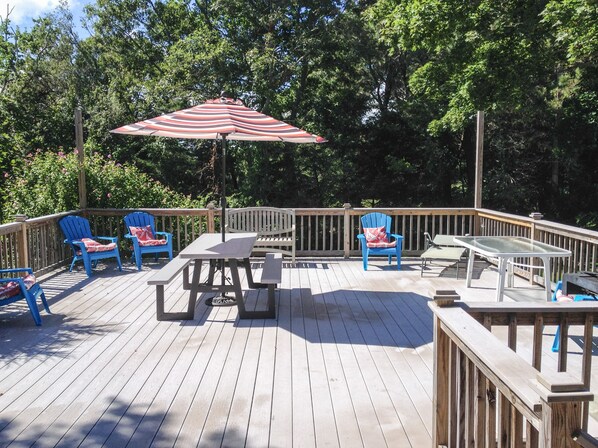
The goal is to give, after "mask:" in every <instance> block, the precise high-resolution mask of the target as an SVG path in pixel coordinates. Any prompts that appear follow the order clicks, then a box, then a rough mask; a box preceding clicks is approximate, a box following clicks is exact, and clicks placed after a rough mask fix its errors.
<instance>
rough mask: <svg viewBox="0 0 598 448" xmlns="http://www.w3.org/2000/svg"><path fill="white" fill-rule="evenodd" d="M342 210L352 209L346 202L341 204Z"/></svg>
mask: <svg viewBox="0 0 598 448" xmlns="http://www.w3.org/2000/svg"><path fill="white" fill-rule="evenodd" d="M343 208H346V209H349V208H352V207H351V204H349V203H348V202H345V203H344V204H343Z"/></svg>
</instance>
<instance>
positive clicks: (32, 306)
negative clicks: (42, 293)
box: [25, 294, 42, 327]
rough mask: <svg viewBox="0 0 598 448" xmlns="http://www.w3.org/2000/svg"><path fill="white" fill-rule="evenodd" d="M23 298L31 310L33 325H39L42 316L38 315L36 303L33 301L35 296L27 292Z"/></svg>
mask: <svg viewBox="0 0 598 448" xmlns="http://www.w3.org/2000/svg"><path fill="white" fill-rule="evenodd" d="M25 300H26V301H27V306H29V311H31V315H32V316H33V320H34V321H35V325H37V326H38V327H39V326H40V325H41V324H42V317H41V316H40V315H39V310H38V309H37V304H36V303H35V297H34V296H32V295H31V294H27V295H26V296H25Z"/></svg>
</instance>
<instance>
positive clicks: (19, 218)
mask: <svg viewBox="0 0 598 448" xmlns="http://www.w3.org/2000/svg"><path fill="white" fill-rule="evenodd" d="M14 220H15V222H20V223H21V230H20V232H19V241H18V255H17V260H18V261H17V263H18V266H17V267H18V268H27V267H29V244H28V243H27V223H26V221H27V216H26V215H15V216H14Z"/></svg>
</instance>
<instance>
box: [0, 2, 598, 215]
mask: <svg viewBox="0 0 598 448" xmlns="http://www.w3.org/2000/svg"><path fill="white" fill-rule="evenodd" d="M86 9H87V14H88V16H87V22H86V26H87V27H88V30H89V32H90V36H89V37H86V38H84V39H79V38H78V37H77V36H76V35H75V34H74V33H73V21H72V17H71V15H70V13H69V12H68V10H66V9H65V8H64V7H59V8H58V9H57V10H56V11H54V12H52V13H51V14H49V15H47V16H44V17H40V18H39V19H36V21H35V23H34V25H33V27H32V28H31V30H28V31H22V30H19V29H12V28H11V27H10V26H9V22H8V21H2V22H0V31H1V33H0V87H1V90H0V123H1V127H0V172H2V173H4V172H6V173H7V174H8V176H9V177H8V178H4V177H2V178H0V191H12V189H10V190H7V189H5V188H2V185H3V183H5V182H7V179H16V178H18V177H22V175H21V169H22V165H23V161H27V160H29V158H28V157H26V155H27V154H28V153H30V152H34V151H35V148H56V147H58V146H61V145H63V146H65V147H69V146H72V145H73V143H74V142H73V140H74V133H73V125H72V121H73V119H72V115H73V110H74V108H75V107H76V106H81V107H82V109H83V113H84V126H85V139H86V142H87V144H88V145H89V146H90V147H93V148H94V159H91V160H90V161H89V163H90V165H93V160H95V157H96V156H97V157H100V156H103V157H104V162H101V163H100V162H98V163H100V165H101V166H104V165H102V164H104V163H108V165H107V166H109V162H106V160H108V159H107V157H108V155H111V156H112V157H113V160H119V161H120V162H121V163H123V164H124V165H125V167H127V168H126V169H133V167H135V169H136V170H138V171H136V172H135V173H134V174H131V175H130V177H131V179H133V178H134V179H141V178H140V177H139V176H140V175H141V174H140V173H145V175H147V176H149V177H150V178H152V179H155V180H157V181H159V182H160V183H162V184H164V185H166V186H167V187H168V188H170V189H171V193H170V194H171V195H174V192H176V193H177V194H180V195H182V196H177V197H184V198H187V197H192V198H194V199H195V200H197V201H200V202H202V203H205V202H206V201H207V200H214V199H218V198H219V195H220V193H221V191H220V176H221V175H220V168H221V166H222V165H221V162H222V161H221V160H220V158H219V157H218V154H219V144H218V143H215V142H211V141H193V140H182V139H166V138H153V137H145V138H141V137H130V136H122V135H114V134H110V133H109V131H110V130H111V129H114V128H116V127H118V126H121V125H123V124H126V123H133V122H136V121H139V120H142V119H146V118H151V117H153V116H156V115H159V114H162V113H166V112H169V111H172V110H177V109H182V108H185V107H190V106H192V105H194V104H198V103H201V102H203V101H205V100H206V99H209V98H213V97H216V96H218V95H219V94H220V92H221V91H222V90H227V91H229V92H230V93H231V94H232V95H233V96H236V97H239V98H241V99H242V100H243V101H244V102H245V103H246V105H247V106H249V107H252V108H254V109H257V110H260V111H262V112H264V113H267V114H269V115H272V116H274V117H276V118H279V119H283V120H285V121H288V122H289V123H291V124H293V125H296V126H298V127H301V128H303V129H306V130H308V131H310V132H313V133H316V134H319V135H323V136H324V137H326V138H327V139H328V140H329V143H327V144H324V145H290V144H275V143H256V142H233V143H231V144H230V146H229V151H228V159H227V163H226V165H227V173H226V179H227V185H228V186H229V188H228V190H227V193H228V195H229V203H230V204H231V205H235V206H245V205H276V206H287V207H301V206H311V207H316V206H323V207H325V206H338V205H341V204H343V203H345V202H349V203H352V204H353V205H359V204H361V203H368V204H378V205H380V206H418V205H421V206H430V207H433V206H470V205H472V201H473V183H474V173H475V169H474V168H475V123H474V119H473V116H474V115H475V112H476V111H477V110H483V111H485V113H486V123H485V128H486V138H485V154H484V161H485V166H484V198H483V205H484V206H485V207H488V208H494V209H498V210H503V211H509V212H517V213H522V214H527V213H529V212H531V211H541V212H543V213H544V215H545V216H547V217H550V218H551V219H560V220H563V221H565V222H569V223H572V224H573V223H575V222H576V221H577V222H580V223H585V225H588V226H589V225H593V224H592V223H593V222H594V221H595V220H594V218H593V216H594V215H593V214H594V213H595V210H596V209H598V188H597V187H596V185H595V183H594V182H593V181H594V179H596V178H597V177H598V172H597V171H598V165H596V163H595V160H596V156H597V151H598V60H597V55H598V48H597V45H598V43H597V42H598V16H597V14H598V5H597V4H596V1H595V0H558V1H557V0H543V1H532V0H518V1H516V0H505V1H495V0H476V1H472V2H463V1H462V0H377V1H376V0H368V1H360V2H355V1H344V0H341V1H334V0H317V1H316V0H307V1H302V2H300V3H298V2H296V1H292V0H281V1H277V2H271V1H265V0H256V1H251V2H246V1H243V0H218V1H201V2H197V1H193V0H157V1H152V2H150V1H147V0H96V1H95V2H94V3H90V4H89V5H88V6H87V7H86ZM42 153H43V155H44V156H47V157H49V158H51V157H55V156H52V154H47V155H46V150H44V151H42ZM39 156H41V154H40V155H39ZM37 157H38V156H36V159H37ZM68 157H69V156H67V158H68ZM36 163H37V162H36ZM40 163H41V162H40ZM48 163H50V162H48ZM66 168H67V171H68V170H70V168H68V167H66ZM90 169H91V168H90ZM123 170H124V168H123ZM13 171H14V173H13ZM42 172H43V171H40V175H41V173H42ZM69 172H70V171H69ZM99 172H100V171H99V169H98V173H99ZM116 172H120V171H119V170H116ZM116 172H115V173H116ZM110 173H112V172H111V171H110V170H107V172H106V173H102V176H100V177H98V178H97V179H96V178H94V177H93V170H92V172H91V173H89V174H88V180H89V181H90V182H93V183H94V184H93V185H94V187H93V189H90V190H89V194H90V199H89V200H90V205H91V203H92V201H95V202H94V203H95V204H96V205H98V206H116V205H115V203H114V201H116V200H117V199H118V201H120V202H122V201H123V200H124V198H131V197H136V196H135V195H136V190H137V189H138V188H140V187H139V185H138V186H137V187H136V188H132V189H131V190H127V189H126V188H125V186H123V188H122V192H121V191H120V190H119V191H117V190H118V189H113V187H112V185H118V184H119V183H120V181H117V180H116V178H117V177H118V176H117V175H116V174H114V176H115V178H114V179H112V177H113V175H112V174H110ZM63 180H64V181H67V180H68V182H70V183H69V184H68V185H67V184H66V183H65V184H64V188H65V191H64V192H62V193H60V194H61V196H62V197H64V199H62V201H63V203H59V201H58V199H56V200H55V199H54V198H49V196H50V195H49V194H47V193H45V194H44V193H43V192H41V191H40V192H38V193H37V194H41V197H42V198H44V197H46V196H48V198H49V200H51V205H48V206H47V209H48V210H49V209H50V208H51V207H54V206H55V207H58V208H57V209H56V210H50V211H58V210H60V209H61V208H62V207H65V206H66V205H65V204H67V203H68V204H75V205H72V206H71V205H69V208H70V207H76V198H74V199H73V198H70V197H69V199H68V201H70V202H68V201H67V196H68V195H67V191H68V192H70V193H69V194H71V195H74V194H75V193H74V192H75V191H76V189H75V188H73V184H72V182H74V181H75V180H76V179H74V178H73V179H71V178H64V179H63ZM11 182H13V181H12V180H8V183H9V184H10V185H13V184H12V183H11ZM139 182H141V183H143V182H145V181H141V180H140V181H139ZM147 182H148V183H151V182H149V181H147ZM106 183H108V184H106ZM122 183H123V185H129V184H134V183H135V182H133V180H131V181H129V182H122ZM53 188H55V189H56V191H59V188H62V187H58V186H56V187H53ZM40 189H41V190H43V188H41V187H40ZM31 191H33V190H31ZM109 192H110V193H111V194H112V197H111V198H110V199H112V201H108V198H107V194H108V193H109ZM0 194H3V193H0ZM6 194H7V193H6ZM12 194H13V193H11V195H12ZM23 194H27V193H23ZM148 194H149V193H148ZM149 196H151V197H154V196H152V194H149ZM161 197H162V196H160V195H158V196H156V197H155V201H156V204H160V203H161V202H160V198H161ZM8 200H10V201H12V200H13V199H12V196H10V195H9V196H7V197H2V196H0V202H6V201H8ZM140 200H141V199H140ZM185 200H188V199H185ZM73 201H74V202H73ZM42 202H43V201H42ZM120 202H119V203H120ZM23 203H26V201H23ZM141 205H142V204H137V203H135V204H132V205H131V206H133V207H136V206H141ZM5 210H6V207H5ZM5 213H13V212H12V211H6V212H5Z"/></svg>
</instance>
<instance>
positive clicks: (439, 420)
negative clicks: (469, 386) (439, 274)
mask: <svg viewBox="0 0 598 448" xmlns="http://www.w3.org/2000/svg"><path fill="white" fill-rule="evenodd" d="M433 297H434V305H435V306H439V307H444V306H451V305H452V304H453V303H454V301H455V300H459V299H460V298H459V296H458V295H457V293H456V292H455V291H436V292H435V293H434V296H433ZM450 353H451V340H450V338H449V336H448V335H447V334H446V333H445V332H444V330H443V329H442V323H441V321H440V319H438V317H436V316H434V373H433V374H434V393H433V407H432V409H433V414H432V418H433V420H432V446H433V447H438V446H449V430H450V428H449V406H450V392H451V391H450V381H449V378H450V370H451V365H450V362H451V356H450Z"/></svg>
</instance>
